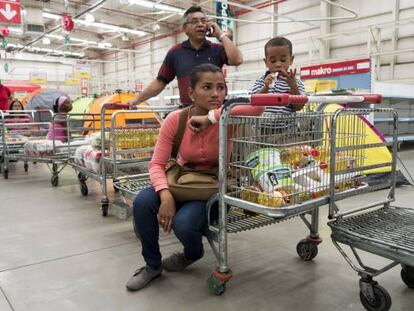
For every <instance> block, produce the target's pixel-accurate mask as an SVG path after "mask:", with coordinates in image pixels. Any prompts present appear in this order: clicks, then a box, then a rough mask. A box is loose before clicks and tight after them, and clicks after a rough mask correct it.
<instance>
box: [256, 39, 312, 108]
mask: <svg viewBox="0 0 414 311" xmlns="http://www.w3.org/2000/svg"><path fill="white" fill-rule="evenodd" d="M264 52H265V58H264V59H263V61H264V63H265V64H266V67H267V71H266V72H265V73H264V75H262V76H260V77H259V78H258V79H257V80H256V82H255V83H254V85H253V87H252V90H251V93H252V94H258V93H289V94H291V95H301V94H305V86H304V85H303V82H302V81H301V80H300V79H297V78H296V69H289V67H290V66H291V65H292V63H293V59H294V56H293V48H292V42H290V40H288V39H286V38H284V37H275V38H273V39H270V40H269V41H268V42H267V43H266V45H265V47H264ZM303 106H304V104H295V105H291V104H290V105H287V106H283V107H277V106H272V107H267V108H266V114H267V113H273V114H292V113H294V112H295V111H299V110H301V109H302V108H303Z"/></svg>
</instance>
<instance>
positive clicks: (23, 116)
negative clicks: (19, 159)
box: [6, 99, 33, 135]
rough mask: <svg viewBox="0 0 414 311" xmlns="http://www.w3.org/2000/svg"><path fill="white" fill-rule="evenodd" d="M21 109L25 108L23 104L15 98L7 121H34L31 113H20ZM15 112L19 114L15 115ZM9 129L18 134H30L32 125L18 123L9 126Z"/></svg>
mask: <svg viewBox="0 0 414 311" xmlns="http://www.w3.org/2000/svg"><path fill="white" fill-rule="evenodd" d="M19 110H24V106H23V104H22V103H21V102H20V100H18V99H13V100H12V101H11V103H10V106H9V114H10V115H8V116H7V117H6V123H32V122H33V119H32V117H31V116H30V114H29V113H19ZM13 113H19V115H16V116H13ZM7 128H8V129H10V130H11V131H14V132H18V134H23V135H30V133H28V131H29V130H30V129H31V127H30V126H24V125H16V126H14V127H10V126H7Z"/></svg>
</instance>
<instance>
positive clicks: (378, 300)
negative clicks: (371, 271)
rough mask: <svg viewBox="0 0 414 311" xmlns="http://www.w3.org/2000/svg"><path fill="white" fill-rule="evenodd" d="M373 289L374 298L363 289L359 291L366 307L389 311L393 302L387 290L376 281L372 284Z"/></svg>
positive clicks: (371, 309)
mask: <svg viewBox="0 0 414 311" xmlns="http://www.w3.org/2000/svg"><path fill="white" fill-rule="evenodd" d="M372 290H373V291H374V299H372V300H371V299H369V298H367V297H366V296H365V294H364V293H363V292H362V291H360V292H359V298H360V299H361V303H362V305H363V306H364V308H365V309H367V310H368V311H388V310H389V309H390V308H391V304H392V302H391V297H390V294H388V292H387V290H386V289H385V288H384V287H382V286H380V285H378V284H376V283H375V284H373V285H372Z"/></svg>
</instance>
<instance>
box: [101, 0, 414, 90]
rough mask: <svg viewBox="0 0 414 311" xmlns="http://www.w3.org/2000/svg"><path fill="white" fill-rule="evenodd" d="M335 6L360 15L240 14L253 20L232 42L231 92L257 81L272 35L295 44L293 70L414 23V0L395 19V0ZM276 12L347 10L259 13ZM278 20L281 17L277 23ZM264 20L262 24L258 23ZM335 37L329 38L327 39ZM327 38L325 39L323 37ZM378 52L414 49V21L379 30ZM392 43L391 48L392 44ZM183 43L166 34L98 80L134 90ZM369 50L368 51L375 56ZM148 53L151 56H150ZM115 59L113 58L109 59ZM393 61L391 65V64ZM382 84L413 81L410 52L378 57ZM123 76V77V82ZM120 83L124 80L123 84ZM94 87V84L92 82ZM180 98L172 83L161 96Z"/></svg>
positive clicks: (304, 6)
mask: <svg viewBox="0 0 414 311" xmlns="http://www.w3.org/2000/svg"><path fill="white" fill-rule="evenodd" d="M336 2H337V3H339V4H342V5H345V6H347V7H349V8H350V9H352V10H354V11H356V12H357V14H358V17H357V18H354V19H336V20H335V19H334V20H332V21H329V22H325V21H311V22H289V23H277V24H272V23H270V21H271V17H270V16H269V15H268V14H263V13H259V12H257V11H254V12H250V13H248V14H243V15H241V16H239V18H240V19H244V20H248V21H251V22H249V23H246V22H238V23H237V27H236V38H235V42H236V43H237V45H238V47H239V48H240V49H241V50H242V52H243V56H244V63H243V64H242V65H241V66H239V67H237V68H235V67H229V68H228V71H229V81H231V82H230V83H229V89H230V90H232V89H243V88H249V87H250V86H251V84H252V82H253V80H254V79H255V78H257V76H258V75H260V73H262V72H263V71H264V70H265V67H264V64H263V61H262V58H263V57H264V51H263V46H264V44H265V43H266V42H267V40H269V39H270V38H271V37H272V36H275V35H281V36H286V37H287V38H289V39H290V40H291V41H292V42H293V50H294V54H295V64H294V66H304V65H309V64H317V63H321V62H328V61H338V60H344V59H353V58H360V57H367V56H368V54H369V50H368V44H367V42H368V40H367V38H368V29H369V27H370V26H373V25H377V24H382V23H386V22H393V21H394V20H395V19H396V20H403V19H407V18H411V19H413V20H414V1H412V0H400V1H399V3H400V7H399V10H398V12H397V13H396V14H395V15H396V18H394V13H393V11H394V5H395V1H393V0H378V1H360V0H346V1H345V0H338V1H336ZM274 11H275V12H276V13H278V14H282V15H284V16H287V17H289V18H293V19H296V20H298V19H309V18H318V17H324V14H330V15H329V16H333V17H344V16H349V15H350V13H349V12H345V11H344V10H342V9H339V8H335V7H330V6H327V8H325V9H324V5H323V4H321V1H319V0H301V1H298V0H296V1H295V0H293V1H285V2H282V3H280V4H279V5H278V6H277V8H276V9H274V8H273V7H272V6H270V7H266V8H263V9H261V12H267V13H272V12H274ZM280 20H282V19H280ZM263 21H265V22H267V23H266V24H260V22H263ZM329 33H334V34H336V36H333V37H332V38H330V39H328V40H327V39H326V35H327V34H329ZM324 37H325V39H324ZM381 38H382V43H381V51H385V50H391V49H394V48H395V49H414V27H413V23H408V24H406V25H402V26H401V27H399V28H398V30H397V31H395V30H394V28H392V27H391V28H384V29H383V30H382V31H381ZM392 38H396V39H395V46H393V44H394V40H392ZM184 39H185V35H184V34H182V33H181V34H179V35H177V36H170V37H166V38H163V39H160V40H156V41H153V42H151V43H145V44H143V45H140V46H138V47H136V50H137V51H139V52H140V53H141V54H132V55H130V56H129V57H132V58H133V59H134V61H133V62H132V64H133V65H132V66H131V65H130V66H128V64H131V62H128V57H127V56H126V55H125V54H124V55H120V54H119V55H118V57H117V62H114V61H113V60H112V61H111V62H110V63H105V64H102V65H96V66H101V67H102V68H103V69H102V72H103V75H102V76H100V78H101V80H106V81H110V83H108V84H107V87H108V88H109V89H108V90H113V89H115V88H116V87H115V86H116V85H118V86H121V87H120V88H129V89H131V88H133V87H134V85H135V82H136V81H143V82H144V84H148V83H149V82H150V81H151V80H152V79H153V78H155V77H156V74H157V71H158V69H159V67H160V65H161V63H162V60H163V59H164V57H165V54H166V52H167V51H168V49H169V48H170V47H171V46H172V45H174V44H176V43H177V42H181V41H183V40H184ZM374 50H375V49H374V47H371V52H374ZM148 53H150V55H148ZM113 56H114V55H111V57H113ZM393 62H394V63H393ZM380 63H381V70H380V71H379V72H380V74H381V77H380V78H381V80H398V81H409V82H412V83H414V52H405V53H400V54H395V55H390V56H381V57H380ZM126 77H127V78H126ZM120 80H128V81H126V82H125V83H121V81H120ZM96 84H97V83H96ZM171 94H178V91H177V89H176V83H175V82H174V83H171V86H170V87H169V88H167V90H165V91H164V92H163V93H161V94H160V95H161V97H162V96H165V95H171Z"/></svg>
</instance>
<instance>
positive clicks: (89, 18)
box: [85, 13, 95, 23]
mask: <svg viewBox="0 0 414 311" xmlns="http://www.w3.org/2000/svg"><path fill="white" fill-rule="evenodd" d="M94 21H95V16H93V15H92V14H91V13H86V14H85V22H87V23H93V22H94Z"/></svg>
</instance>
